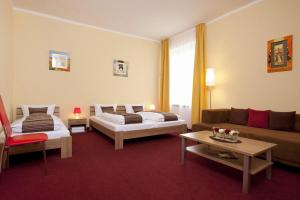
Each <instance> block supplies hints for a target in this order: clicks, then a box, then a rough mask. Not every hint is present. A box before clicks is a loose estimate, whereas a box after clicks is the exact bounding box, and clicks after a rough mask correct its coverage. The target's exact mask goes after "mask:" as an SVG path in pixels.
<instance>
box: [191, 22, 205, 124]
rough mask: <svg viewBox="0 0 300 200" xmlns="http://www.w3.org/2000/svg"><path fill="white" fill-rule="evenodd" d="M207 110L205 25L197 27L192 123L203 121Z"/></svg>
mask: <svg viewBox="0 0 300 200" xmlns="http://www.w3.org/2000/svg"><path fill="white" fill-rule="evenodd" d="M205 108H206V86H205V24H199V25H197V26H196V47H195V66H194V79H193V99H192V123H193V124H194V123H197V122H200V121H201V114H202V110H203V109H205Z"/></svg>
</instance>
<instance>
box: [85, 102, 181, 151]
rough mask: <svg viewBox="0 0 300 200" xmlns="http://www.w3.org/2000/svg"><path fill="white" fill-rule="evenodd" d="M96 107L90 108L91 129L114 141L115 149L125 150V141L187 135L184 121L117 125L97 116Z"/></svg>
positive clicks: (145, 121)
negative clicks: (177, 134)
mask: <svg viewBox="0 0 300 200" xmlns="http://www.w3.org/2000/svg"><path fill="white" fill-rule="evenodd" d="M95 113H96V112H95V106H91V107H90V116H91V117H90V120H89V124H90V128H93V129H97V130H98V131H100V132H101V133H103V134H105V135H107V136H108V137H110V138H111V139H113V140H114V143H115V149H116V150H117V149H123V145H124V140H125V139H132V138H139V137H147V136H152V135H161V134H168V133H185V132H186V130H187V128H186V122H185V121H184V120H181V119H179V120H177V121H168V122H156V121H151V120H143V123H137V124H125V125H121V124H117V123H113V122H110V121H108V120H107V119H104V118H103V117H101V115H100V116H95Z"/></svg>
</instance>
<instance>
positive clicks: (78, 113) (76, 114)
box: [73, 107, 81, 119]
mask: <svg viewBox="0 0 300 200" xmlns="http://www.w3.org/2000/svg"><path fill="white" fill-rule="evenodd" d="M73 113H74V114H75V118H77V119H78V118H79V117H80V114H81V109H80V107H75V108H74V111H73Z"/></svg>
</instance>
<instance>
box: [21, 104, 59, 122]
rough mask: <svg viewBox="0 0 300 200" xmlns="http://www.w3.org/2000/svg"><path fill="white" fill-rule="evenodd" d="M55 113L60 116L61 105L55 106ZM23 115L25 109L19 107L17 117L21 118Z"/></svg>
mask: <svg viewBox="0 0 300 200" xmlns="http://www.w3.org/2000/svg"><path fill="white" fill-rule="evenodd" d="M54 115H55V116H57V117H59V106H55V110H54ZM22 117H23V111H22V109H21V107H17V113H16V119H20V118H22Z"/></svg>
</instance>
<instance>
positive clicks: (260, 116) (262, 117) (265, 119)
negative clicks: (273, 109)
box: [248, 108, 270, 129]
mask: <svg viewBox="0 0 300 200" xmlns="http://www.w3.org/2000/svg"><path fill="white" fill-rule="evenodd" d="M248 111H249V118H248V126H250V127H256V128H265V129H267V128H269V113H270V111H269V110H265V111H261V110H253V109H250V108H249V110H248Z"/></svg>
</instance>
